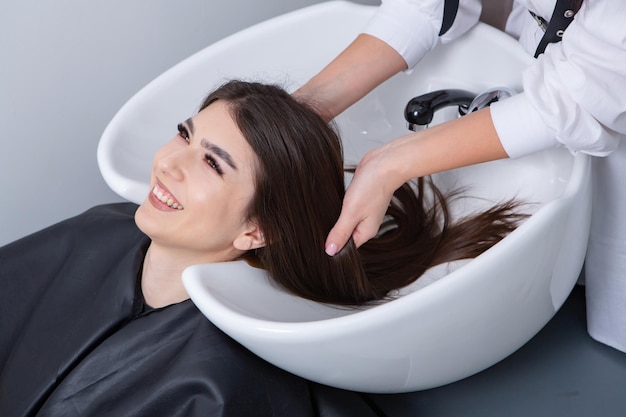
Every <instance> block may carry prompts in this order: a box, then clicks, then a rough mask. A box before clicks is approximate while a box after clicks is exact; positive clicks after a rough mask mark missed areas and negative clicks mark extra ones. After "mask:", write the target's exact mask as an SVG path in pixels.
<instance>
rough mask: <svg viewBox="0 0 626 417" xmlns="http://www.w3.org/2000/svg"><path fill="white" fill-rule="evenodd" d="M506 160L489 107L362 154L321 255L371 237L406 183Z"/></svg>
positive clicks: (357, 243)
mask: <svg viewBox="0 0 626 417" xmlns="http://www.w3.org/2000/svg"><path fill="white" fill-rule="evenodd" d="M506 157H507V154H506V152H505V150H504V148H503V147H502V144H501V143H500V139H499V138H498V135H497V133H496V130H495V128H494V126H493V122H492V120H491V113H490V109H489V108H486V109H483V110H480V111H478V112H475V113H471V114H469V115H467V116H463V117H461V118H458V119H455V120H452V121H450V122H447V123H444V124H441V125H437V126H434V127H431V128H429V129H426V130H422V131H420V132H417V133H412V134H410V135H406V136H402V137H400V138H398V139H395V140H393V141H391V142H389V143H387V144H385V145H383V146H381V147H379V148H376V149H374V150H372V151H370V152H368V153H367V154H366V155H365V156H364V157H363V159H362V160H361V162H360V163H359V165H358V167H357V169H356V173H355V175H354V178H353V180H352V182H351V184H350V186H349V187H348V190H347V192H346V196H345V198H344V202H343V208H342V211H341V215H340V217H339V220H338V221H337V223H336V224H335V226H334V227H333V229H332V230H331V231H330V233H329V235H328V238H327V240H326V252H327V253H328V254H329V255H334V254H335V253H336V252H337V251H338V250H340V249H341V248H343V246H344V245H345V244H346V242H347V241H348V239H349V238H350V236H352V237H353V238H354V242H355V244H356V245H357V246H360V245H362V244H363V243H365V242H366V241H367V240H369V239H371V238H372V237H374V236H375V235H376V233H377V232H378V228H379V227H380V224H381V222H382V219H383V216H384V215H385V212H386V210H387V207H388V206H389V202H390V201H391V197H392V195H393V193H394V191H395V190H396V189H397V188H398V187H400V186H401V185H402V184H404V183H405V182H406V181H408V180H410V179H412V178H417V177H422V176H425V175H429V174H434V173H436V172H440V171H445V170H447V169H452V168H458V167H462V166H467V165H473V164H477V163H480V162H486V161H492V160H496V159H502V158H506Z"/></svg>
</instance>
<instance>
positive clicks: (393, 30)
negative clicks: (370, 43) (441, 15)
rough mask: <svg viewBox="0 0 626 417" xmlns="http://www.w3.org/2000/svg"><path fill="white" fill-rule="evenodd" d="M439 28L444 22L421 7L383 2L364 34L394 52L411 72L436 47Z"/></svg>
mask: <svg viewBox="0 0 626 417" xmlns="http://www.w3.org/2000/svg"><path fill="white" fill-rule="evenodd" d="M440 26H441V19H439V20H437V19H432V18H431V17H430V16H428V14H426V13H423V12H422V11H421V10H420V9H419V8H418V7H397V5H395V6H394V4H393V3H392V2H389V3H386V2H383V3H382V4H381V5H380V6H379V8H378V10H377V11H376V14H375V15H374V16H373V18H372V19H371V20H370V21H369V22H368V24H367V26H366V27H365V29H364V31H363V32H364V33H366V34H368V35H372V36H374V37H376V38H378V39H380V40H382V41H383V42H385V43H387V44H388V45H389V46H391V47H392V48H393V49H395V50H396V51H397V52H398V53H399V54H400V55H402V57H403V58H404V60H405V61H406V63H407V67H408V69H411V68H413V67H414V66H415V65H417V63H418V62H419V61H420V60H421V59H422V57H423V56H424V55H425V54H426V53H427V52H428V51H430V50H431V49H432V48H433V47H434V46H435V45H436V44H437V42H438V40H439V37H438V32H439V27H440Z"/></svg>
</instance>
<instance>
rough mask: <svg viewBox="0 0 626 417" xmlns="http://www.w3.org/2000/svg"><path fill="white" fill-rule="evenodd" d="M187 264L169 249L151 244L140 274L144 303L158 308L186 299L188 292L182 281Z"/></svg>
mask: <svg viewBox="0 0 626 417" xmlns="http://www.w3.org/2000/svg"><path fill="white" fill-rule="evenodd" d="M187 266H188V265H186V264H185V263H184V262H181V260H180V258H178V257H177V256H175V255H174V254H172V253H171V252H170V251H168V250H166V249H165V248H163V247H160V246H158V245H155V244H154V243H153V244H151V245H150V247H149V248H148V251H147V252H146V257H145V259H144V262H143V271H142V274H141V291H142V292H143V297H144V300H145V302H146V304H147V305H149V306H150V307H153V308H160V307H165V306H168V305H170V304H176V303H180V302H181V301H185V300H187V299H188V298H189V294H187V291H186V290H185V287H184V286H183V281H182V273H183V270H184V269H185V268H186V267H187Z"/></svg>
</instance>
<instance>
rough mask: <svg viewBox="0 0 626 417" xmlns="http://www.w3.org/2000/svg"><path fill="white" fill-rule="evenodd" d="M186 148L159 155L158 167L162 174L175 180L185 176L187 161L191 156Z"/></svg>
mask: <svg viewBox="0 0 626 417" xmlns="http://www.w3.org/2000/svg"><path fill="white" fill-rule="evenodd" d="M188 154H189V152H186V150H175V151H172V152H167V153H163V154H161V155H158V159H157V161H156V162H157V169H158V171H160V172H161V173H162V174H164V175H167V176H169V177H171V178H172V179H175V180H182V179H183V178H184V177H185V166H186V165H187V164H186V163H185V161H186V159H188V158H189V155H188Z"/></svg>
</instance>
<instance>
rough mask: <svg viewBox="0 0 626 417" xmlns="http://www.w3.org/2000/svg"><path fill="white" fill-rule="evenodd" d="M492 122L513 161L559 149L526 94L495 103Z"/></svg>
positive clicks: (552, 135) (492, 106)
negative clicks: (542, 151) (546, 150)
mask: <svg viewBox="0 0 626 417" xmlns="http://www.w3.org/2000/svg"><path fill="white" fill-rule="evenodd" d="M490 107H491V119H492V120H493V124H494V126H495V128H496V132H497V133H498V137H499V138H500V142H501V143H502V146H503V147H504V150H505V151H506V153H507V155H508V156H509V157H510V158H519V157H521V156H524V155H529V154H532V153H535V152H538V151H541V150H544V149H548V148H555V147H557V146H558V145H559V142H558V141H557V140H556V138H555V133H554V132H553V131H552V130H551V129H550V128H549V127H548V126H547V125H546V124H545V123H544V121H543V119H542V118H541V116H540V115H539V113H538V112H537V110H535V109H534V108H533V107H532V106H531V105H530V103H529V101H528V99H527V98H526V96H525V95H524V93H521V94H517V95H515V96H513V97H509V98H508V99H506V100H502V101H499V102H496V103H493V104H492V105H491V106H490Z"/></svg>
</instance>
